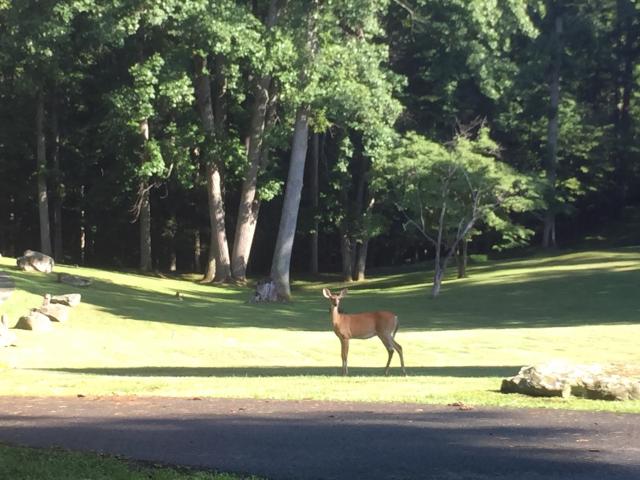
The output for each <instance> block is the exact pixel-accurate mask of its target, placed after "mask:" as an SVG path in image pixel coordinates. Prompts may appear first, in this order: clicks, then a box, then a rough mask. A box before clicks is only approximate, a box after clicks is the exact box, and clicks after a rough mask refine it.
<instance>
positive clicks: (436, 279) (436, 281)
mask: <svg viewBox="0 0 640 480" xmlns="http://www.w3.org/2000/svg"><path fill="white" fill-rule="evenodd" d="M442 277H444V270H443V268H442V266H441V265H440V261H437V262H436V264H435V272H434V275H433V287H432V288H431V297H432V298H436V297H437V296H438V295H440V289H441V288H442Z"/></svg>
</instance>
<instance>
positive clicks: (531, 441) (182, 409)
mask: <svg viewBox="0 0 640 480" xmlns="http://www.w3.org/2000/svg"><path fill="white" fill-rule="evenodd" d="M0 412H2V413H1V414H0V442H9V443H15V444H23V445H31V446H39V447H45V446H54V445H56V446H61V447H64V448H69V449H73V450H85V451H86V450H90V451H96V452H103V453H110V454H117V455H123V456H126V457H129V458H134V459H139V460H145V461H152V462H161V463H168V464H178V465H189V466H195V467H203V468H211V469H217V470H221V471H228V472H238V473H245V474H255V475H261V476H265V477H267V478H269V479H271V480H278V479H297V480H306V479H309V480H311V479H335V480H342V479H345V480H346V479H350V480H351V479H355V478H367V479H371V480H382V479H385V480H387V479H388V480H391V479H418V478H421V479H422V478H425V479H426V478H428V479H456V480H460V479H462V478H465V479H473V480H484V479H487V480H488V479H502V480H507V479H516V478H517V479H523V480H534V479H535V480H542V479H545V480H548V479H558V480H559V479H563V480H564V479H574V478H575V479H580V480H596V479H598V480H600V479H605V478H606V479H607V480H611V479H614V480H622V479H624V480H630V479H635V478H640V415H631V414H626V415H622V414H609V413H593V412H575V411H563V410H527V409H523V410H518V409H494V408H476V409H473V410H468V411H461V410H460V409H458V408H453V407H436V406H427V405H416V404H371V403H369V404H367V403H341V402H315V401H298V402H296V401H286V402H282V401H265V400H233V399H181V398H145V397H117V396H116V397H83V398H75V397H53V398H30V397H24V398H21V397H0Z"/></svg>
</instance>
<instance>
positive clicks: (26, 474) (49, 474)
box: [0, 445, 258, 480]
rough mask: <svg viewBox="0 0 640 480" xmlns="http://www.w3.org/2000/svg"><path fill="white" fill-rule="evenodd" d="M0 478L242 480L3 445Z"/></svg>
mask: <svg viewBox="0 0 640 480" xmlns="http://www.w3.org/2000/svg"><path fill="white" fill-rule="evenodd" d="M0 478H6V479H11V480H35V479H37V480H64V479H69V480H72V479H73V480H75V479H80V478H84V479H91V480H240V479H241V478H247V479H252V480H258V479H257V477H240V476H237V475H230V474H224V473H212V472H202V471H196V470H189V469H185V468H181V469H179V470H177V469H175V468H169V467H165V466H162V465H151V464H149V465H144V464H141V463H132V462H128V461H125V460H121V459H119V458H116V457H112V456H105V455H98V454H93V453H74V452H69V451H66V450H61V449H37V448H27V447H15V446H7V445H0Z"/></svg>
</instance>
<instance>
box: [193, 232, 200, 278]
mask: <svg viewBox="0 0 640 480" xmlns="http://www.w3.org/2000/svg"><path fill="white" fill-rule="evenodd" d="M201 254H202V249H201V246H200V230H198V229H197V228H196V229H195V230H194V231H193V271H194V272H196V273H200V270H201V268H202V267H201V264H200V255H201Z"/></svg>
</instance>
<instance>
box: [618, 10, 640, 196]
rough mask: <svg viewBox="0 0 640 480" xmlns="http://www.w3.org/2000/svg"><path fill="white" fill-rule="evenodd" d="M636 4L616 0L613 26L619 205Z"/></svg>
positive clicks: (624, 188)
mask: <svg viewBox="0 0 640 480" xmlns="http://www.w3.org/2000/svg"><path fill="white" fill-rule="evenodd" d="M634 16H635V6H634V5H633V3H632V2H631V1H630V0H617V1H616V28H615V35H616V37H617V45H616V47H615V50H614V51H615V57H616V60H617V61H618V64H617V72H616V79H615V82H616V85H615V94H614V102H615V103H614V111H615V118H614V133H615V140H616V141H615V147H614V155H615V159H614V166H615V171H614V181H615V186H616V189H615V198H616V199H617V201H618V205H617V206H618V207H622V206H624V204H625V203H626V200H627V196H628V193H629V192H628V190H629V183H630V182H629V180H630V178H632V169H631V162H632V161H633V159H632V155H630V145H632V144H633V139H632V138H631V135H630V133H631V132H630V130H631V129H630V126H631V117H630V106H631V97H632V94H633V87H634V83H635V82H634V77H633V69H634V61H635V55H636V46H635V43H636V42H637V33H636V32H635V31H634V26H633V19H634Z"/></svg>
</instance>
